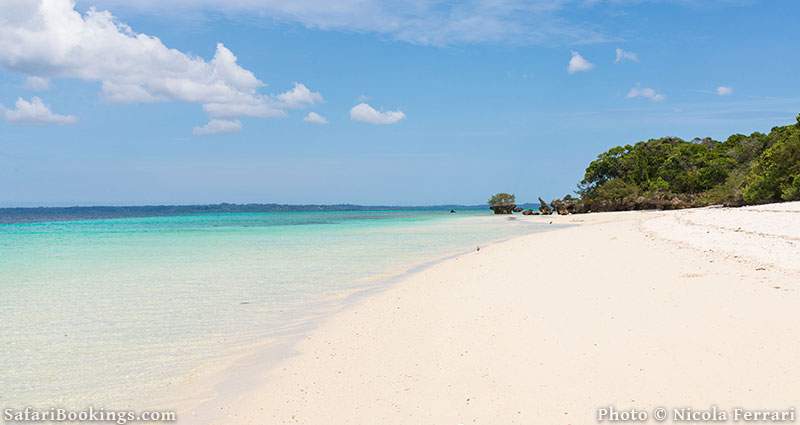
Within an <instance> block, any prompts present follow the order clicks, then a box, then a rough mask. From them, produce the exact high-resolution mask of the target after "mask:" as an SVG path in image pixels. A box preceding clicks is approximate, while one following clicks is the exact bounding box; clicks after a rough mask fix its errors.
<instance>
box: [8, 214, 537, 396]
mask: <svg viewBox="0 0 800 425" xmlns="http://www.w3.org/2000/svg"><path fill="white" fill-rule="evenodd" d="M539 230H541V226H539V225H535V224H531V223H526V222H523V221H521V220H508V219H507V218H506V217H493V216H490V215H488V214H487V213H486V212H483V211H472V212H459V213H458V214H447V213H446V212H431V211H357V212H355V211H354V212H351V211H336V212H289V213H226V214H213V215H212V214H204V215H191V216H174V217H150V218H117V219H107V220H85V221H62V222H46V223H16V224H0V360H2V367H1V368H0V388H2V392H1V393H0V405H5V406H12V407H13V406H26V405H34V406H42V407H51V406H61V407H74V408H82V407H85V406H88V405H92V406H109V407H115V406H116V407H126V408H136V407H142V406H139V405H138V404H139V403H141V400H150V399H158V398H161V397H167V396H168V394H170V393H174V392H176V391H178V390H179V389H178V388H176V386H177V385H178V383H179V382H181V381H182V379H183V377H185V376H186V375H187V374H188V373H190V372H191V371H192V370H193V369H194V368H196V367H198V365H202V364H204V362H211V361H215V360H217V359H221V358H224V356H225V355H226V354H227V353H229V352H230V351H231V349H232V348H236V347H244V346H248V345H251V344H254V343H257V342H259V341H263V340H265V339H268V338H275V337H278V336H280V335H281V334H285V333H287V332H291V330H292V329H293V328H295V327H297V326H301V325H302V324H303V323H304V322H305V321H307V320H309V318H310V317H312V316H313V313H314V311H315V308H316V306H317V304H318V303H320V302H321V301H322V300H325V299H327V298H330V296H331V295H334V294H337V293H342V292H343V291H347V290H351V289H353V288H356V287H363V286H364V285H380V284H381V279H383V278H386V277H388V276H392V275H397V274H400V273H403V272H404V271H406V270H408V269H409V268H411V267H414V266H415V265H418V264H421V263H423V262H426V261H430V260H433V259H436V258H441V257H443V256H447V255H451V254H454V253H458V252H463V251H465V250H471V249H474V248H475V246H476V245H480V244H485V243H487V242H490V241H493V240H498V239H505V238H508V237H511V236H515V235H519V234H523V233H530V232H535V231H539ZM145 407H146V406H145Z"/></svg>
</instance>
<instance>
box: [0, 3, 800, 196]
mask: <svg viewBox="0 0 800 425" xmlns="http://www.w3.org/2000/svg"><path fill="white" fill-rule="evenodd" d="M90 8H94V12H89V10H90ZM106 11H108V12H110V14H109V13H106ZM797 16H800V3H797V2H795V1H788V0H787V1H784V0H780V1H764V2H758V1H702V2H701V1H689V0H683V1H666V0H665V1H643V0H642V1H632V0H631V1H625V0H616V1H602V0H595V1H587V0H582V1H581V0H575V1H570V0H560V1H522V0H517V1H511V0H472V1H465V2H444V1H438V2H437V1H422V0H397V1H392V2H378V1H376V0H358V1H356V0H342V1H341V2H336V3H335V4H332V3H331V2H325V1H321V0H298V1H296V2H282V1H277V0H228V1H222V0H177V1H174V2H163V1H159V2H156V1H154V0H153V1H151V0H140V1H126V2H122V1H115V0H97V1H92V0H80V1H78V2H77V4H73V3H72V2H70V1H68V0H36V1H33V0H9V1H8V2H4V3H3V5H0V28H2V29H0V105H3V106H2V109H0V118H2V119H0V204H2V205H6V206H12V205H76V204H79V205H90V204H151V203H167V204H182V203H215V202H279V203H345V202H348V203H359V204H404V205H412V204H413V205H422V204H441V203H469V204H474V203H481V202H484V201H485V199H486V198H487V197H488V195H490V194H491V193H493V192H497V191H510V192H514V193H516V194H517V196H518V199H520V200H522V201H535V199H536V197H537V196H542V197H545V198H548V199H549V198H552V197H555V196H561V195H564V194H566V193H569V192H571V191H573V190H574V189H575V186H576V183H577V182H578V181H579V180H580V177H581V175H582V173H583V169H584V168H585V166H586V165H587V164H588V162H589V161H591V160H592V159H593V158H594V157H596V156H597V154H598V153H600V152H602V151H603V150H605V149H607V148H609V147H611V146H614V145H619V144H626V143H633V142H636V141H639V140H644V139H647V138H652V137H661V136H668V135H672V136H679V137H683V138H692V137H696V136H699V137H704V136H711V137H715V138H723V137H725V136H727V135H729V134H731V133H736V132H741V133H749V132H752V131H756V130H759V131H768V130H769V128H770V127H772V126H774V125H779V124H784V123H789V122H793V121H794V116H795V115H796V114H797V113H800V84H798V83H797V78H796V74H797V72H798V69H800V55H798V54H797V53H798V41H800V26H798V25H797V22H796V17H797ZM156 38H157V39H156ZM218 43H222V45H223V46H220V47H218ZM618 49H620V50H621V52H620V54H619V56H620V58H619V59H620V60H619V61H617V60H616V59H617V56H618V54H617V50H618ZM215 57H216V59H215ZM312 112H313V114H312V115H311V117H309V114H310V113H312ZM309 121H311V122H309Z"/></svg>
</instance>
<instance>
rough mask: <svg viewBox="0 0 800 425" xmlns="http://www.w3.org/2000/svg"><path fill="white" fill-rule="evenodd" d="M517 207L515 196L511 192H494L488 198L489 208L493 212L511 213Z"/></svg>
mask: <svg viewBox="0 0 800 425" xmlns="http://www.w3.org/2000/svg"><path fill="white" fill-rule="evenodd" d="M516 207H517V198H516V197H515V196H514V194H512V193H504V192H501V193H495V194H494V195H492V197H491V198H489V208H490V209H491V210H492V211H494V213H495V214H511V213H512V212H514V208H516Z"/></svg>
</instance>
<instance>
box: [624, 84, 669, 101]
mask: <svg viewBox="0 0 800 425" xmlns="http://www.w3.org/2000/svg"><path fill="white" fill-rule="evenodd" d="M637 97H640V98H643V99H649V100H652V101H653V102H661V101H662V100H664V99H666V96H664V95H663V94H661V93H658V92H656V91H655V90H654V89H651V88H650V87H638V86H637V87H634V88H632V89H630V91H628V99H635V98H637Z"/></svg>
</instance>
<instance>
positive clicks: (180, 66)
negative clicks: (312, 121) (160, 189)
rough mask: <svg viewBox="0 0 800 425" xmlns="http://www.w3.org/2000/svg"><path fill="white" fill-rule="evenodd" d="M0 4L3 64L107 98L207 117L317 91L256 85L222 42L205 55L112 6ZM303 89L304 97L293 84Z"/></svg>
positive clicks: (276, 108)
mask: <svg viewBox="0 0 800 425" xmlns="http://www.w3.org/2000/svg"><path fill="white" fill-rule="evenodd" d="M4 1H5V2H10V4H4V5H3V6H2V8H0V28H3V29H2V31H0V66H2V67H5V68H7V69H9V70H12V71H17V72H21V73H23V74H26V75H29V76H36V77H37V78H77V79H81V80H85V81H97V82H100V83H101V87H102V94H103V96H104V97H105V98H106V99H107V100H109V101H111V102H158V101H180V102H189V103H196V104H200V105H202V106H203V109H204V110H205V111H206V112H207V113H208V114H209V115H210V116H211V118H234V117H240V116H251V117H262V118H264V117H276V116H282V115H285V114H286V111H285V109H286V108H287V107H301V106H305V105H306V104H307V103H308V102H307V101H308V99H311V100H314V99H316V97H317V96H318V97H320V98H321V96H320V95H319V93H313V92H311V91H310V90H308V89H307V88H306V87H305V86H303V85H301V84H300V85H296V86H295V89H294V90H292V91H291V92H288V93H295V95H294V96H292V95H290V96H289V97H288V99H289V100H291V101H294V103H291V105H290V104H287V103H286V102H284V101H282V100H280V99H278V98H275V97H272V96H268V95H264V94H261V93H259V89H261V88H262V87H263V86H264V83H263V82H261V81H260V80H259V79H258V78H256V76H255V75H254V74H253V73H252V72H251V71H249V70H247V69H245V68H243V67H242V66H240V65H239V64H238V60H237V58H236V56H235V55H234V54H233V52H231V51H230V50H229V49H228V48H226V47H225V46H224V45H223V44H222V43H219V44H217V46H216V52H215V54H214V57H213V58H212V59H211V60H210V61H206V60H204V59H203V58H200V57H197V56H193V55H189V54H186V53H183V52H181V51H179V50H176V49H171V48H168V47H167V46H165V45H164V44H163V43H162V42H161V40H159V39H158V38H157V37H154V36H150V35H147V34H141V33H136V32H134V31H133V29H131V28H130V27H129V26H127V25H125V24H123V23H121V22H118V21H117V20H116V19H115V18H114V17H113V16H112V15H111V13H109V12H103V11H97V10H95V9H89V11H88V12H87V13H86V14H83V15H82V14H81V13H79V12H78V11H76V10H75V5H74V4H73V2H72V1H71V0H4ZM298 88H300V91H302V89H305V90H306V91H308V93H310V94H308V96H310V97H309V98H307V99H303V98H302V97H300V95H302V94H304V93H300V92H298Z"/></svg>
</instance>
